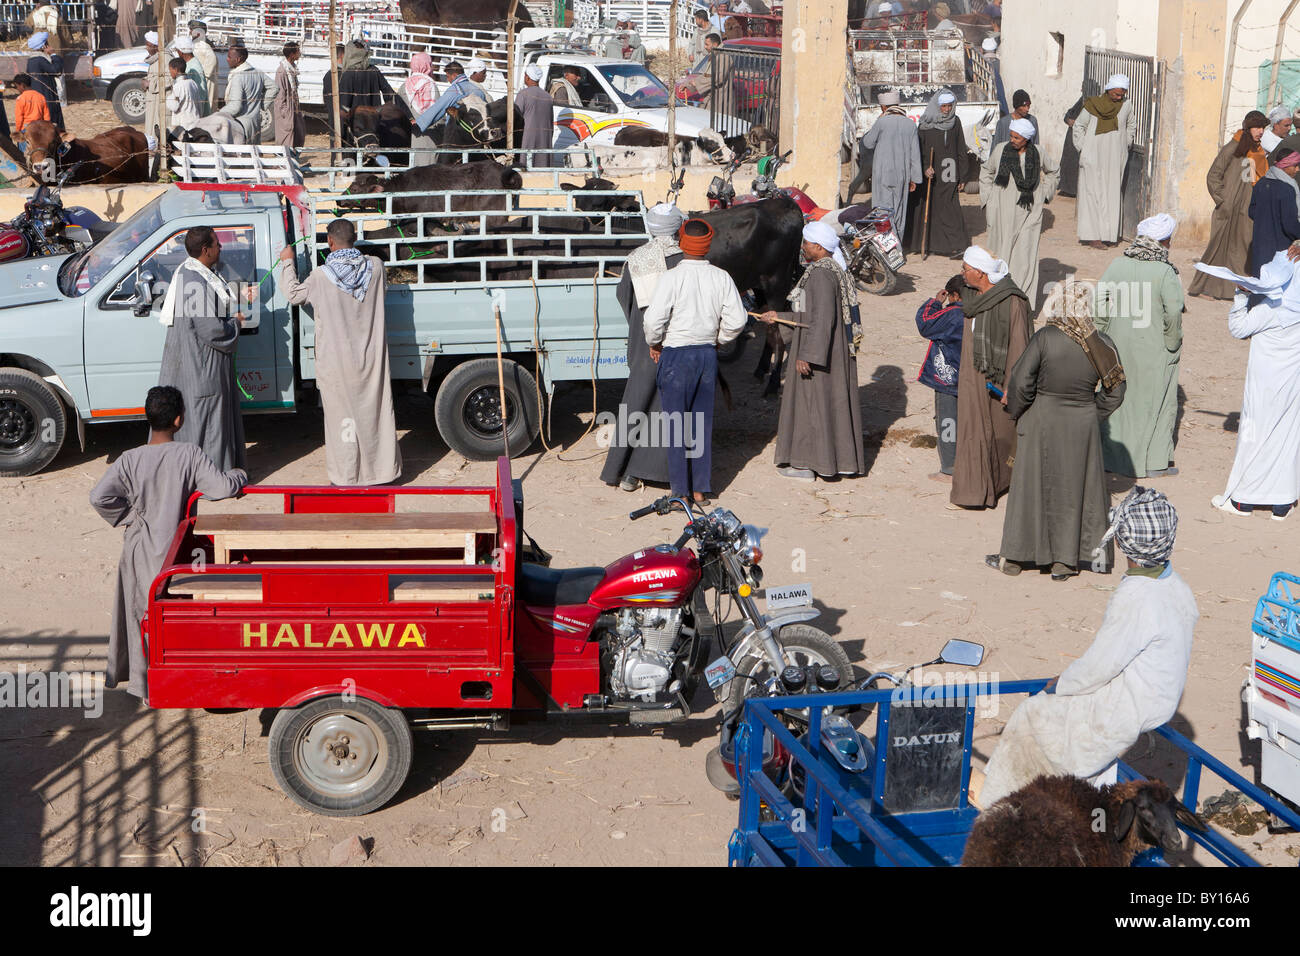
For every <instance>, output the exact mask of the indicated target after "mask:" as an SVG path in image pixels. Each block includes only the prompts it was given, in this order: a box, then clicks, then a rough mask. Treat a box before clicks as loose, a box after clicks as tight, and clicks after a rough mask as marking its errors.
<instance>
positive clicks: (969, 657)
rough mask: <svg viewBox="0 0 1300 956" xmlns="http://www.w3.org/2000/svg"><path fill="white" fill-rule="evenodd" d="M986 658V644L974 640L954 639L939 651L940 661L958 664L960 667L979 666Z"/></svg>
mask: <svg viewBox="0 0 1300 956" xmlns="http://www.w3.org/2000/svg"><path fill="white" fill-rule="evenodd" d="M983 660H984V645H983V644H976V643H974V642H973V641H961V640H957V639H955V638H954V639H953V640H951V641H949V642H948V643H947V644H945V645H944V646H943V650H942V651H940V652H939V661H940V663H943V664H956V665H957V666H958V667H978V666H979V665H980V662H981V661H983Z"/></svg>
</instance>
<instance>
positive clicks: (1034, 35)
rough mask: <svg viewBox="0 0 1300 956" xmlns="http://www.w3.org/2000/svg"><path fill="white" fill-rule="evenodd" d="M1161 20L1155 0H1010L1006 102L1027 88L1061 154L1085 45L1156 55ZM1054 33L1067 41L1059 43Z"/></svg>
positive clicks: (1048, 139)
mask: <svg viewBox="0 0 1300 956" xmlns="http://www.w3.org/2000/svg"><path fill="white" fill-rule="evenodd" d="M1270 2H1271V0H1270ZM1158 21H1159V4H1158V3H1157V2H1155V0H1139V2H1132V0H1080V2H1060V0H1005V2H1004V3H1003V5H1002V38H1003V39H1002V49H1001V51H1000V52H1001V54H1002V82H1003V84H1004V85H1005V86H1006V91H1007V100H1008V103H1007V105H1008V106H1010V99H1011V94H1012V91H1014V90H1016V89H1023V90H1025V91H1026V92H1028V93H1029V96H1030V99H1031V101H1032V103H1033V108H1032V111H1033V114H1034V115H1035V116H1036V117H1038V122H1039V126H1040V127H1041V132H1042V138H1043V142H1042V145H1043V147H1044V148H1045V149H1046V150H1047V151H1048V153H1049V155H1053V156H1060V154H1061V147H1062V145H1064V142H1065V134H1066V131H1067V130H1068V129H1069V127H1067V126H1066V125H1065V122H1064V117H1065V112H1066V110H1068V109H1069V108H1070V107H1071V106H1073V105H1074V103H1075V101H1076V100H1078V98H1079V94H1080V92H1081V90H1082V86H1083V51H1084V48H1085V47H1090V46H1091V47H1100V48H1103V49H1117V50H1121V51H1123V52H1125V53H1137V54H1141V55H1143V56H1154V55H1155V52H1156V27H1157V24H1158ZM1053 34H1058V35H1059V36H1060V37H1061V38H1062V40H1063V41H1064V42H1063V44H1061V45H1059V46H1058V44H1057V41H1056V40H1055V38H1054V37H1053ZM1058 60H1059V70H1058Z"/></svg>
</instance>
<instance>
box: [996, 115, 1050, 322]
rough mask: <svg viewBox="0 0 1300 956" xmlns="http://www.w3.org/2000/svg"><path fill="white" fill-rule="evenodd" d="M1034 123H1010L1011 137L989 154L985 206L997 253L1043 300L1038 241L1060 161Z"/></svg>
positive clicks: (1033, 298)
mask: <svg viewBox="0 0 1300 956" xmlns="http://www.w3.org/2000/svg"><path fill="white" fill-rule="evenodd" d="M1033 137H1034V125H1033V124H1032V123H1031V122H1029V120H1027V119H1017V120H1012V121H1011V128H1010V139H1008V141H1007V142H1005V143H999V144H998V145H997V146H994V147H993V149H992V150H991V151H990V152H989V158H988V159H987V160H986V161H985V163H984V166H983V168H981V170H980V205H981V206H983V207H984V214H985V217H986V219H987V222H988V228H989V236H988V244H989V246H990V248H991V250H992V252H993V255H994V256H996V257H997V258H999V259H1005V260H1006V261H1007V264H1008V266H1009V267H1010V269H1011V276H1012V278H1014V279H1015V280H1016V285H1018V286H1019V287H1020V289H1021V290H1022V291H1023V292H1024V293H1025V295H1026V296H1027V297H1028V299H1029V308H1030V309H1031V310H1032V309H1033V308H1034V307H1035V306H1037V304H1038V244H1039V241H1040V240H1041V239H1042V235H1043V206H1044V205H1046V204H1047V203H1049V202H1051V200H1052V196H1053V194H1054V193H1055V192H1056V176H1057V172H1058V170H1057V165H1056V161H1055V160H1054V159H1052V158H1051V157H1050V156H1048V155H1047V151H1046V150H1044V149H1041V148H1040V147H1039V146H1038V145H1037V144H1036V143H1034V142H1033V141H1032V140H1033Z"/></svg>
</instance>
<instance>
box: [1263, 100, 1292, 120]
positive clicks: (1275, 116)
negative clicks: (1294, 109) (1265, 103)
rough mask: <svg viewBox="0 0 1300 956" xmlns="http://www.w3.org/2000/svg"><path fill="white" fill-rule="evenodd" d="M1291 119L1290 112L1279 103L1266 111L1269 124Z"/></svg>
mask: <svg viewBox="0 0 1300 956" xmlns="http://www.w3.org/2000/svg"><path fill="white" fill-rule="evenodd" d="M1290 118H1291V111H1290V110H1289V109H1287V108H1286V107H1285V106H1283V105H1281V104H1280V103H1279V104H1278V105H1277V106H1275V107H1273V108H1272V109H1271V110H1269V111H1268V121H1269V122H1270V123H1275V124H1276V123H1280V122H1282V120H1284V119H1290Z"/></svg>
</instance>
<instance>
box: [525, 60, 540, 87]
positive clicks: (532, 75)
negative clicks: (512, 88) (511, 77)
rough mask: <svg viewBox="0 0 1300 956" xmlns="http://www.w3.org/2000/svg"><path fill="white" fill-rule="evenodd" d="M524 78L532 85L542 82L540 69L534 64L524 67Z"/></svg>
mask: <svg viewBox="0 0 1300 956" xmlns="http://www.w3.org/2000/svg"><path fill="white" fill-rule="evenodd" d="M524 76H526V77H528V78H529V79H530V80H532V81H533V82H534V83H540V82H542V68H541V67H540V66H538V65H537V64H536V63H529V64H528V65H527V66H526V67H524Z"/></svg>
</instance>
